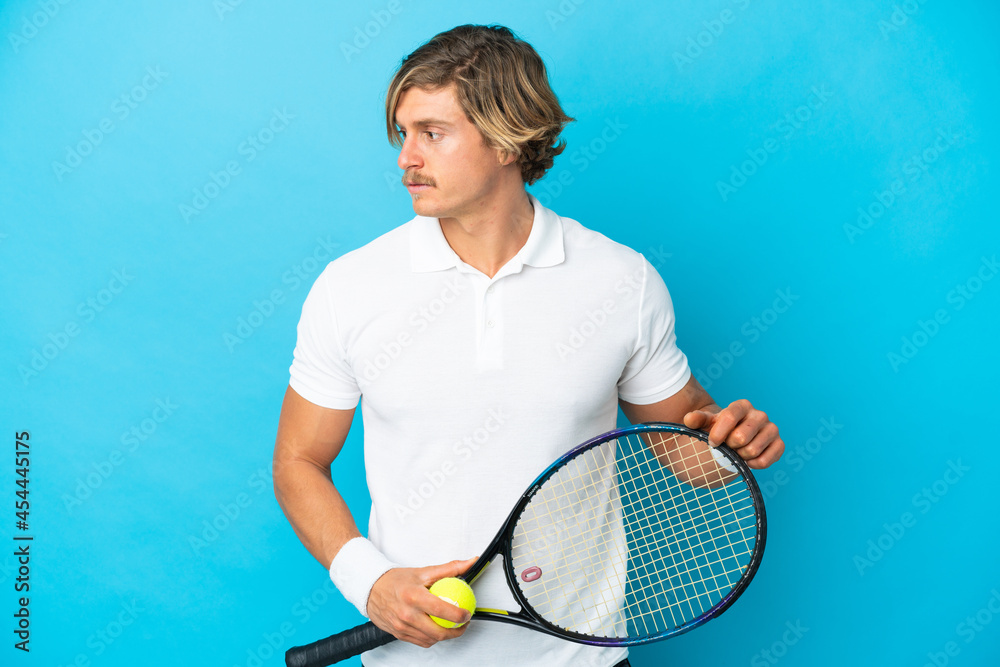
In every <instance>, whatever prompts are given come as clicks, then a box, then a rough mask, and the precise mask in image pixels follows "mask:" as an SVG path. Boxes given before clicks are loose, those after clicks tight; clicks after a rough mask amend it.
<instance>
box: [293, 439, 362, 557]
mask: <svg viewBox="0 0 1000 667" xmlns="http://www.w3.org/2000/svg"><path fill="white" fill-rule="evenodd" d="M274 494H275V497H276V498H277V499H278V504H279V505H281V509H282V511H284V513H285V516H286V517H287V518H288V522H289V523H291V524H292V528H293V529H294V530H295V534H296V535H298V537H299V540H301V541H302V544H303V545H304V546H305V548H306V549H308V550H309V553H311V554H312V555H313V557H315V558H316V560H318V561H319V562H320V563H321V564H322V565H323V567H326V568H329V567H330V563H331V562H332V561H333V557H334V556H336V555H337V552H338V551H340V548H341V547H342V546H344V543H345V542H347V541H348V540H350V539H352V538H355V537H360V536H361V532H360V531H359V530H358V527H357V524H356V523H355V522H354V517H353V516H351V511H350V510H349V509H348V508H347V503H345V502H344V499H343V498H342V497H341V495H340V492H339V491H337V488H336V487H335V486H334V485H333V481H332V480H331V479H330V476H329V472H328V471H327V470H323V469H321V468H320V467H318V466H317V465H315V464H313V463H310V462H308V461H303V460H299V459H295V460H289V461H277V460H276V461H275V462H274Z"/></svg>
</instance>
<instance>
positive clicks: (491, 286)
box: [486, 285, 493, 294]
mask: <svg viewBox="0 0 1000 667" xmlns="http://www.w3.org/2000/svg"><path fill="white" fill-rule="evenodd" d="M486 293H487V294H493V285H490V286H489V287H488V288H487V289H486Z"/></svg>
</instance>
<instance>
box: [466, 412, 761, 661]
mask: <svg viewBox="0 0 1000 667" xmlns="http://www.w3.org/2000/svg"><path fill="white" fill-rule="evenodd" d="M650 432H655V433H675V434H679V435H686V436H690V437H692V438H696V439H698V440H701V441H702V442H704V443H705V444H706V445H707V444H708V435H707V434H706V433H704V432H703V431H696V430H694V429H690V428H688V427H686V426H683V425H681V424H673V423H670V422H645V423H641V424H633V425H632V426H628V427H625V428H620V429H616V430H614V431H609V432H607V433H603V434H601V435H598V436H596V437H594V438H591V439H590V440H588V441H586V442H584V443H582V444H580V445H578V446H576V447H574V448H573V449H571V450H570V451H568V452H566V453H565V454H563V455H562V456H561V457H560V458H559V459H557V460H556V461H555V462H553V463H552V464H551V465H550V466H549V467H548V468H546V469H545V470H544V471H543V472H542V473H541V474H540V475H539V476H538V477H537V478H536V479H535V481H533V482H532V483H531V485H530V486H529V487H528V490H527V491H525V492H524V494H522V496H521V498H520V500H518V502H517V504H516V505H515V506H514V508H513V509H512V510H511V512H510V514H508V515H507V518H506V519H505V520H504V523H503V527H502V528H501V529H500V530H499V531H498V532H497V534H496V536H495V537H494V538H493V540H492V541H491V542H490V544H489V546H488V547H487V548H486V550H485V551H484V552H483V555H482V556H480V557H479V559H478V560H477V561H476V562H475V563H474V564H473V565H472V567H470V568H469V569H468V570H467V571H466V572H465V573H464V574H463V575H461V576H459V577H458V578H459V579H462V580H463V581H466V582H467V583H469V584H470V585H471V584H473V583H474V582H475V580H476V579H477V578H478V577H479V575H481V574H482V573H483V572H484V571H485V570H486V567H487V566H488V565H489V564H490V563H491V562H493V560H494V559H495V558H496V557H497V556H502V557H503V569H504V576H505V578H506V580H507V586H508V588H509V589H510V591H511V594H512V595H513V596H514V598H515V600H516V601H517V604H518V605H519V606H520V607H521V610H520V611H506V610H501V609H485V608H477V609H476V612H475V618H476V619H485V620H491V621H499V622H501V623H511V624H513V625H520V626H523V627H528V628H531V629H533V630H538V631H540V632H544V633H546V634H549V635H553V636H555V637H561V638H562V639H569V640H571V641H575V642H578V643H581V644H588V645H590V646H636V645H639V644H646V643H649V642H654V641H660V640H661V639H667V638H670V637H674V636H677V635H680V634H684V633H685V632H689V631H691V630H693V629H695V628H697V627H698V626H700V625H702V624H704V623H706V622H707V621H710V620H711V619H713V618H717V617H718V616H720V615H721V614H722V613H723V612H724V611H726V610H727V609H729V607H731V606H732V604H733V603H734V602H736V599H737V598H739V596H740V595H741V594H742V593H743V591H744V590H746V588H747V586H749V585H750V582H751V581H752V580H753V578H754V576H755V575H756V574H757V570H758V568H759V567H760V563H761V560H762V558H763V556H764V547H765V544H766V542H767V515H766V513H765V511H764V499H763V497H762V496H761V493H760V488H759V487H758V486H757V481H756V480H755V479H754V476H753V472H752V471H751V470H750V467H749V466H748V465H747V464H746V463H745V462H744V461H743V459H742V458H740V456H739V455H738V454H737V453H736V452H734V451H733V450H732V449H731V448H730V447H729V446H727V445H725V444H719V445H718V446H716V447H715V448H714V449H717V450H718V451H720V452H722V454H723V455H724V456H725V457H726V459H727V460H728V461H729V462H730V463H731V464H732V465H733V466H734V467H735V468H736V469H737V470H738V471H739V473H740V475H741V476H742V477H743V478H744V479H745V480H746V485H747V487H748V489H749V491H750V495H751V498H752V500H753V506H754V509H755V510H756V531H757V533H756V539H755V541H754V548H753V552H752V554H751V558H750V563H749V564H748V565H747V568H746V570H745V571H744V573H743V576H742V577H740V580H739V581H738V582H737V583H736V585H735V586H733V588H732V589H731V590H730V591H729V592H728V593H726V595H724V596H723V597H722V599H721V600H719V601H718V602H717V603H716V604H714V605H713V606H712V607H711V608H710V609H708V610H707V611H706V612H704V613H703V614H701V615H699V616H697V617H695V618H693V619H691V620H689V621H687V622H685V623H683V624H681V625H679V626H677V627H675V628H672V629H670V630H665V631H663V632H662V633H658V634H655V635H647V636H643V637H632V638H629V637H624V638H618V639H596V638H594V637H593V636H592V635H586V634H582V633H578V632H573V631H571V630H567V629H566V628H561V627H559V626H557V625H554V624H552V623H550V622H549V621H547V620H545V619H544V618H542V617H541V616H539V615H538V614H536V613H535V612H534V610H533V608H532V607H531V604H530V603H528V601H527V599H526V598H525V596H524V593H523V592H522V591H521V587H520V585H519V584H518V583H517V575H516V574H515V572H514V568H513V567H512V565H511V563H512V554H511V548H512V544H513V536H514V529H515V528H516V527H517V518H518V517H519V516H520V515H521V512H523V511H524V508H525V507H526V506H527V504H528V503H529V502H531V499H532V497H533V496H534V495H535V493H536V492H537V491H538V490H539V489H540V488H541V487H542V485H543V484H544V483H545V482H546V481H547V480H548V479H549V478H550V477H552V475H554V474H555V473H556V472H558V471H559V469H560V468H562V467H563V466H565V465H566V464H567V463H569V461H571V460H572V459H573V458H575V457H576V456H577V455H578V454H580V453H581V452H584V451H586V450H588V449H591V448H593V447H597V446H599V445H602V444H604V443H605V442H608V441H610V440H617V439H618V438H621V437H627V436H629V435H634V434H642V433H650Z"/></svg>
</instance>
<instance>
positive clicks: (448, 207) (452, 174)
mask: <svg viewBox="0 0 1000 667" xmlns="http://www.w3.org/2000/svg"><path fill="white" fill-rule="evenodd" d="M395 121H396V125H397V126H398V127H399V129H400V130H401V131H403V132H404V135H403V139H404V141H403V147H402V149H401V150H400V152H399V160H398V161H397V164H399V167H400V169H403V170H404V171H405V173H404V174H403V182H404V183H405V184H406V186H407V190H408V191H409V192H410V195H411V197H412V199H413V210H414V212H415V213H416V214H417V215H423V216H427V217H436V218H458V217H462V216H466V215H476V214H481V213H483V212H484V207H489V206H490V203H491V202H490V199H491V195H492V194H494V192H495V190H496V189H497V188H498V186H499V183H500V179H499V176H500V170H501V167H502V165H501V164H500V162H499V160H498V158H497V155H498V154H497V151H496V150H495V149H491V148H487V147H486V145H485V144H484V141H483V136H482V134H480V132H479V130H478V129H476V127H475V126H474V125H473V124H472V123H471V122H469V119H468V118H466V117H465V113H464V112H463V111H462V108H461V107H460V106H459V104H458V101H457V99H456V97H455V87H454V84H449V85H448V86H447V87H445V88H442V89H439V90H436V91H433V92H430V91H426V90H423V89H420V88H416V87H414V88H409V89H407V90H406V91H405V92H404V93H403V94H402V95H401V96H400V98H399V103H398V104H397V105H396V116H395ZM411 183H419V184H424V185H422V186H414V185H411Z"/></svg>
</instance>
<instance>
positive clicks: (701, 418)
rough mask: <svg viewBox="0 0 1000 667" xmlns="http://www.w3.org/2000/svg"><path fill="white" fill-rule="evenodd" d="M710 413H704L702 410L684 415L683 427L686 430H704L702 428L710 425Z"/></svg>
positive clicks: (711, 415)
mask: <svg viewBox="0 0 1000 667" xmlns="http://www.w3.org/2000/svg"><path fill="white" fill-rule="evenodd" d="M714 416H715V415H713V414H712V413H711V412H705V411H704V410H693V411H691V412H689V413H687V414H686V415H684V425H685V426H687V427H688V428H697V429H702V430H704V427H705V426H706V425H708V424H711V423H712V417H714Z"/></svg>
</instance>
